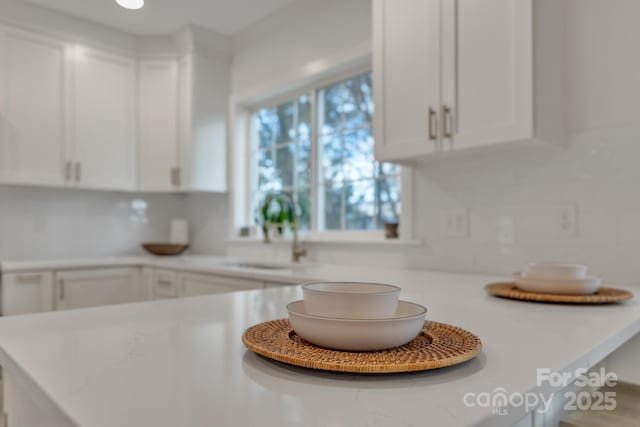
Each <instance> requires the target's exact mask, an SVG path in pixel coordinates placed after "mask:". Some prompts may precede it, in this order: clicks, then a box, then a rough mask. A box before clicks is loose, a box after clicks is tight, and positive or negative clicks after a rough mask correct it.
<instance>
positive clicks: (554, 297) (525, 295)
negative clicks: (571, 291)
mask: <svg viewBox="0 0 640 427" xmlns="http://www.w3.org/2000/svg"><path fill="white" fill-rule="evenodd" d="M485 289H486V290H487V292H489V293H490V294H491V295H494V296H497V297H502V298H509V299H517V300H523V301H534V302H557V303H569V304H611V303H615V302H621V301H625V300H628V299H631V298H633V294H632V293H631V292H629V291H626V290H624V289H616V288H606V287H602V288H600V289H598V292H596V293H595V294H591V295H560V294H545V293H537V292H527V291H522V290H520V289H518V287H517V286H516V284H515V283H514V282H500V283H489V284H488V285H486V286H485Z"/></svg>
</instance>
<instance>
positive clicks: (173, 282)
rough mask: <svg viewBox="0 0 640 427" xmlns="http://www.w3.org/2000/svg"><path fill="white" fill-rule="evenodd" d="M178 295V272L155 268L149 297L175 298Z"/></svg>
mask: <svg viewBox="0 0 640 427" xmlns="http://www.w3.org/2000/svg"><path fill="white" fill-rule="evenodd" d="M177 296H178V273H176V272H175V271H171V270H161V269H155V270H154V271H153V279H152V282H151V299H165V298H176V297H177Z"/></svg>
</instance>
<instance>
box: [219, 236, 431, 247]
mask: <svg viewBox="0 0 640 427" xmlns="http://www.w3.org/2000/svg"><path fill="white" fill-rule="evenodd" d="M291 240H292V239H291V237H289V236H285V237H281V238H275V239H274V238H272V239H271V243H269V244H270V245H291ZM225 242H226V243H231V244H251V245H254V244H265V243H264V241H263V240H262V238H261V237H230V238H227V239H226V240H225ZM300 242H301V243H304V244H308V245H311V246H315V245H366V246H371V245H374V246H422V240H404V239H385V238H381V239H372V238H364V239H363V238H356V237H343V238H341V237H334V236H331V237H317V236H310V237H301V238H300Z"/></svg>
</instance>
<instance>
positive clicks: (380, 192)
mask: <svg viewBox="0 0 640 427" xmlns="http://www.w3.org/2000/svg"><path fill="white" fill-rule="evenodd" d="M312 112H315V114H312ZM372 116H373V96H372V85H371V73H370V72H368V73H365V74H361V75H357V76H354V77H351V78H348V79H345V80H342V81H339V82H336V83H332V84H330V85H326V86H321V87H316V88H312V89H310V90H309V91H308V92H306V93H304V94H302V95H301V96H299V97H297V98H295V99H291V100H289V101H287V102H283V103H280V104H278V105H275V106H270V107H266V108H260V109H258V110H256V111H255V112H254V114H253V122H254V132H253V135H254V143H253V147H254V149H253V156H252V160H253V165H254V168H253V171H255V172H254V173H253V175H254V179H253V185H252V205H251V206H253V208H254V209H253V211H254V212H256V211H257V209H258V207H259V206H260V203H261V201H262V200H264V198H265V196H266V195H267V194H269V193H273V192H286V193H289V194H291V195H292V196H293V198H294V201H295V203H296V206H297V212H298V217H299V224H300V229H303V230H305V229H306V230H317V231H325V230H373V229H380V228H383V224H384V222H395V221H398V219H399V216H400V168H399V167H398V166H397V165H393V164H390V163H380V162H377V161H375V159H374V154H373V150H374V141H373V136H372V135H373V134H372V123H371V122H372ZM312 130H313V131H312ZM312 162H313V163H312Z"/></svg>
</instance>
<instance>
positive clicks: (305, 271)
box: [0, 256, 326, 283]
mask: <svg viewBox="0 0 640 427" xmlns="http://www.w3.org/2000/svg"><path fill="white" fill-rule="evenodd" d="M247 263H248V264H251V263H257V264H263V265H267V266H277V267H279V268H277V269H256V268H246V267H243V265H246V264H247ZM116 267H155V268H166V269H171V270H179V271H188V272H191V273H204V274H215V275H221V276H230V277H243V278H247V279H256V280H271V281H274V282H281V283H301V282H303V281H309V280H316V279H321V278H323V277H324V274H325V271H326V268H325V266H322V265H317V264H313V263H309V262H305V261H303V262H301V263H297V264H293V263H289V262H275V261H264V260H255V259H253V260H252V259H237V258H228V257H220V256H178V257H171V256H168V257H157V256H130V257H113V258H108V257H107V258H75V259H58V260H19V261H11V260H8V261H1V262H0V272H2V273H24V272H33V271H60V270H76V269H95V268H116Z"/></svg>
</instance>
